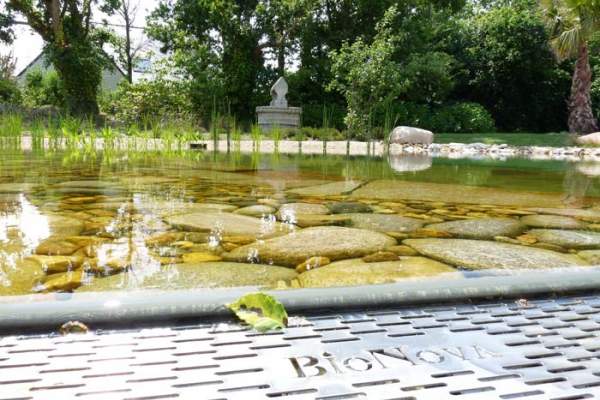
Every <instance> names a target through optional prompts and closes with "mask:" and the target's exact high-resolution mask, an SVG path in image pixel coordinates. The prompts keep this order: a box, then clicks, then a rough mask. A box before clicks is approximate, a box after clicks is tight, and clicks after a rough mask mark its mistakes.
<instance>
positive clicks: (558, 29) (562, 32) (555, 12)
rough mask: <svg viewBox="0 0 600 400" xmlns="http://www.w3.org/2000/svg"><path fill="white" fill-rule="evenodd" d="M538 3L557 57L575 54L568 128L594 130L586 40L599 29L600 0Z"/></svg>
mask: <svg viewBox="0 0 600 400" xmlns="http://www.w3.org/2000/svg"><path fill="white" fill-rule="evenodd" d="M540 5H541V7H542V14H543V16H544V18H545V20H546V23H547V26H548V30H549V34H550V44H551V45H552V49H553V50H554V52H555V54H556V56H557V59H558V60H562V59H565V58H569V57H572V56H574V55H576V56H577V59H576V61H575V69H574V71H573V79H572V83H571V96H570V98H569V101H568V107H569V121H568V124H569V132H571V133H576V134H588V133H593V132H596V131H598V126H597V123H596V118H595V117H594V112H593V110H592V100H591V95H590V89H591V79H592V71H591V68H590V62H589V54H588V40H589V39H590V37H591V36H592V35H593V34H594V33H595V32H597V31H599V30H600V4H598V3H597V2H596V1H594V0H540Z"/></svg>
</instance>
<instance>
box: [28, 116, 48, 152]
mask: <svg viewBox="0 0 600 400" xmlns="http://www.w3.org/2000/svg"><path fill="white" fill-rule="evenodd" d="M29 131H30V132H31V147H32V148H34V149H41V148H42V146H43V144H44V135H45V133H46V127H45V126H44V122H43V121H42V119H41V118H39V117H38V118H35V119H34V120H33V122H31V124H30V125H29Z"/></svg>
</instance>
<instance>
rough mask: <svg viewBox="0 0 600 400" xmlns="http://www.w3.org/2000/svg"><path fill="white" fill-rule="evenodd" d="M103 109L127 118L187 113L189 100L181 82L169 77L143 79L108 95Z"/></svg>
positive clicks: (132, 120) (136, 119)
mask: <svg viewBox="0 0 600 400" xmlns="http://www.w3.org/2000/svg"><path fill="white" fill-rule="evenodd" d="M103 107H104V109H103V111H104V112H106V113H108V114H112V115H115V116H116V117H118V118H119V119H121V120H123V121H125V122H127V123H133V122H143V120H144V119H146V118H163V117H175V118H178V117H181V116H185V115H188V114H189V113H190V110H191V102H190V98H189V96H188V92H187V90H185V87H184V84H183V83H182V82H180V81H176V80H170V79H156V80H153V81H147V80H143V81H140V82H138V83H134V84H130V85H125V86H122V87H121V88H120V89H119V90H117V92H116V93H114V94H111V95H109V98H108V101H107V102H106V103H105V104H103Z"/></svg>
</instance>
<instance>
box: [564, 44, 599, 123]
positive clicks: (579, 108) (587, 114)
mask: <svg viewBox="0 0 600 400" xmlns="http://www.w3.org/2000/svg"><path fill="white" fill-rule="evenodd" d="M591 80H592V71H591V68H590V62H589V57H588V48H587V42H585V43H583V44H582V45H581V46H580V47H579V51H578V54H577V61H576V62H575V71H574V72H573V82H572V84H571V98H570V99H569V132H570V133H575V134H579V135H587V134H588V133H593V132H597V131H598V126H597V125H596V118H595V117H594V112H593V110H592V99H591V96H590V87H591Z"/></svg>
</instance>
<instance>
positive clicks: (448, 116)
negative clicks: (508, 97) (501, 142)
mask: <svg viewBox="0 0 600 400" xmlns="http://www.w3.org/2000/svg"><path fill="white" fill-rule="evenodd" d="M392 113H393V114H394V115H395V116H397V117H398V119H397V123H396V125H408V126H415V127H419V128H423V129H427V130H430V131H432V132H444V133H476V132H495V131H496V126H495V124H494V120H493V119H492V116H491V114H490V113H489V112H488V111H487V110H486V109H485V108H484V107H483V106H482V105H481V104H478V103H446V104H441V105H435V106H428V105H424V104H415V103H410V102H401V103H397V104H395V106H394V108H393V111H392ZM379 119H381V116H379Z"/></svg>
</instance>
